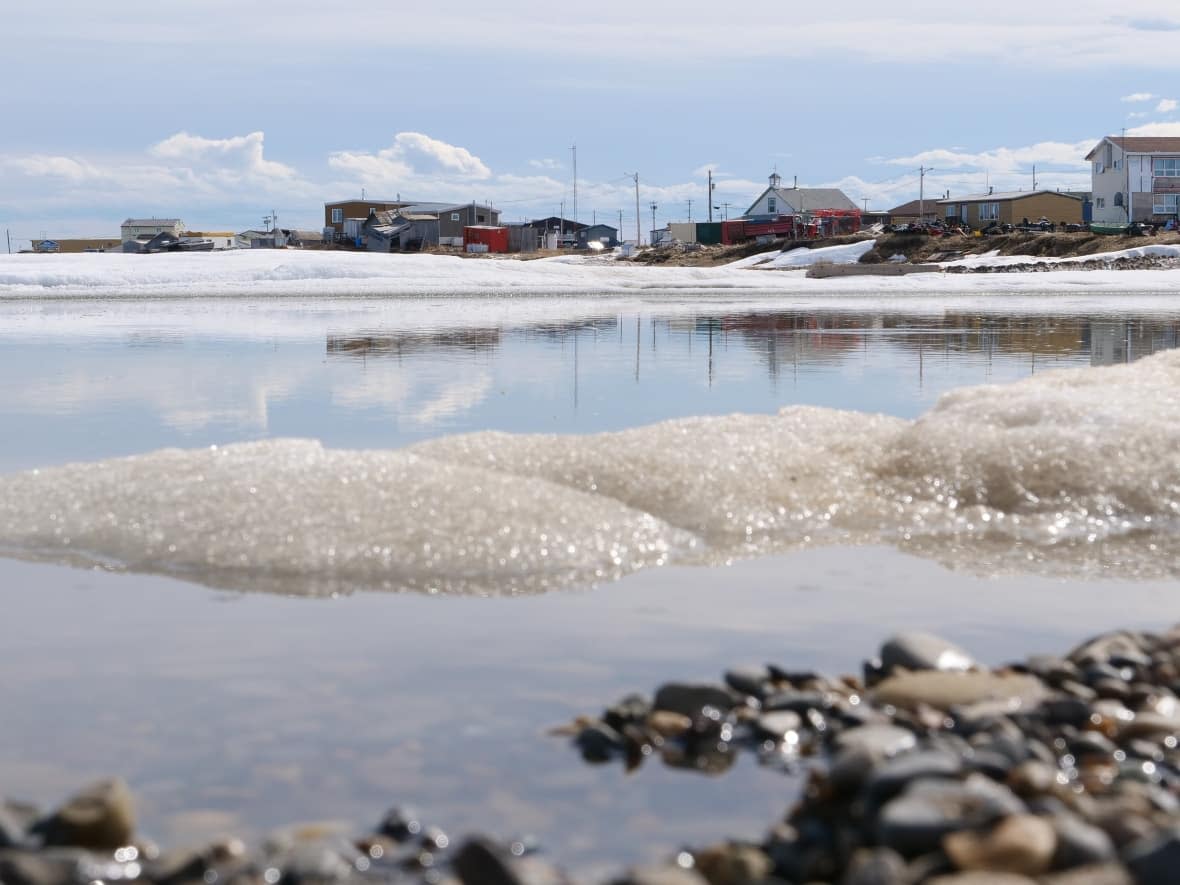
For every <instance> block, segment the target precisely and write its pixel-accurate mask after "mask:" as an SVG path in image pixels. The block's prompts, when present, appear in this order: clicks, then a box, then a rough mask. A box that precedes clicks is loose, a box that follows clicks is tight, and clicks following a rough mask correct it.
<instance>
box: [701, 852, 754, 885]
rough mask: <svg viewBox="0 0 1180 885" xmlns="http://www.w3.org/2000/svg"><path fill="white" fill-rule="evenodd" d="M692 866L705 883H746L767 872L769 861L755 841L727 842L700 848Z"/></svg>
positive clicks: (747, 884) (745, 884) (735, 884)
mask: <svg viewBox="0 0 1180 885" xmlns="http://www.w3.org/2000/svg"><path fill="white" fill-rule="evenodd" d="M694 859H695V861H696V869H697V870H699V871H700V873H701V875H702V876H704V877H705V878H706V879H707V880H708V881H709V885H749V883H752V882H761V881H762V880H763V879H765V878H766V877H767V876H768V875H770V870H771V866H772V864H771V862H770V858H769V857H768V856H767V855H766V852H765V851H763V850H762V849H761V848H758V847H757V846H756V845H743V844H741V843H737V842H730V843H726V844H722V845H714V846H712V847H710V848H705V849H702V850H701V851H698V852H696V853H695V855H694Z"/></svg>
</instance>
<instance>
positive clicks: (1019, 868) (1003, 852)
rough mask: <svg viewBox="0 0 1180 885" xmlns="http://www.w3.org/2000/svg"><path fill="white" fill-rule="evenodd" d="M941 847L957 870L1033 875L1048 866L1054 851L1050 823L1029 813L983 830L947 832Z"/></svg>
mask: <svg viewBox="0 0 1180 885" xmlns="http://www.w3.org/2000/svg"><path fill="white" fill-rule="evenodd" d="M942 847H943V850H944V851H945V852H946V853H947V856H948V857H949V858H950V859H951V860H952V861H953V862H954V864H955V866H957V867H958V868H959V869H961V870H988V871H991V872H1000V873H1019V874H1021V875H1025V876H1037V875H1040V874H1041V873H1043V872H1045V871H1046V870H1048V869H1049V865H1050V864H1051V863H1052V861H1053V853H1054V852H1055V851H1056V850H1057V833H1056V831H1055V830H1054V828H1053V824H1051V823H1050V822H1049V821H1047V820H1044V819H1043V818H1039V817H1034V816H1032V815H1031V814H1015V815H1012V816H1011V817H1006V818H1004V819H1003V820H1001V821H1000V822H999V823H998V824H996V826H995V828H994V829H992V830H991V831H990V832H987V833H976V832H971V831H969V830H966V831H962V832H957V833H950V834H948V835H947V836H946V838H945V839H943V840H942Z"/></svg>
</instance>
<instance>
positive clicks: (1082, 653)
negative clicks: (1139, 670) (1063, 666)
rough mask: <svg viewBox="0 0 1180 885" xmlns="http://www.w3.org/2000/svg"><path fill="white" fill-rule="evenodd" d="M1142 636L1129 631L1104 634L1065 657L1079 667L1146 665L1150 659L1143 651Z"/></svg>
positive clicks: (1084, 643) (1089, 640) (1088, 641)
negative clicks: (1127, 664) (1106, 664)
mask: <svg viewBox="0 0 1180 885" xmlns="http://www.w3.org/2000/svg"><path fill="white" fill-rule="evenodd" d="M1143 639H1144V637H1143V635H1142V634H1139V633H1133V632H1131V631H1129V630H1119V631H1117V632H1114V633H1104V634H1103V635H1101V636H1095V637H1094V638H1092V639H1087V640H1086V641H1085V642H1083V643H1082V644H1081V645H1079V646H1078V647H1077V648H1075V649H1074V650H1073V651H1071V652H1070V653H1069V655H1067V657H1068V658H1069V660H1070V661H1071V662H1073V663H1074V664H1077V665H1078V666H1079V667H1085V666H1088V665H1090V664H1097V663H1108V662H1109V663H1112V664H1115V665H1119V664H1124V663H1133V664H1136V665H1147V664H1150V663H1151V658H1150V657H1148V656H1147V654H1146V653H1145V652H1144V651H1143Z"/></svg>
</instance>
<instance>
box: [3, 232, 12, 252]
mask: <svg viewBox="0 0 1180 885" xmlns="http://www.w3.org/2000/svg"><path fill="white" fill-rule="evenodd" d="M4 236H6V237H8V254H9V255H11V254H12V231H10V230H9V229H8V228H4Z"/></svg>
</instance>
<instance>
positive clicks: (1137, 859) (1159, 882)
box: [1123, 828, 1180, 885]
mask: <svg viewBox="0 0 1180 885" xmlns="http://www.w3.org/2000/svg"><path fill="white" fill-rule="evenodd" d="M1123 863H1125V864H1126V865H1127V868H1128V869H1130V871H1131V874H1132V875H1133V876H1134V877H1135V881H1136V882H1137V883H1138V885H1175V883H1176V879H1177V873H1178V871H1180V828H1173V829H1170V830H1164V831H1163V832H1162V833H1158V834H1156V835H1154V836H1149V837H1147V838H1145V839H1140V840H1139V841H1137V842H1135V843H1133V844H1131V845H1129V846H1127V848H1126V850H1125V851H1124V852H1123Z"/></svg>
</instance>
